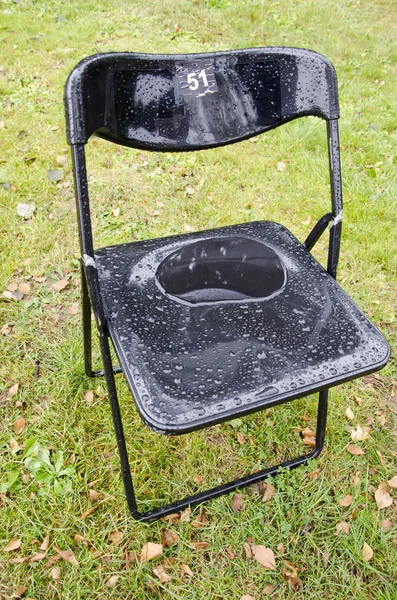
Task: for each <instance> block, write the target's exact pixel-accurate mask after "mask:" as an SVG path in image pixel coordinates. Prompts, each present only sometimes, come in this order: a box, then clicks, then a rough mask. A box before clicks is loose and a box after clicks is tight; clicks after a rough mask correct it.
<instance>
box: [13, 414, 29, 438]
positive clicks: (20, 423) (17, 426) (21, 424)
mask: <svg viewBox="0 0 397 600" xmlns="http://www.w3.org/2000/svg"><path fill="white" fill-rule="evenodd" d="M25 426H26V421H25V419H24V418H23V417H19V419H17V420H16V421H15V422H14V431H15V434H16V435H19V434H20V433H22V431H23V430H24V429H25Z"/></svg>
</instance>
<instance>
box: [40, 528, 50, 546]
mask: <svg viewBox="0 0 397 600" xmlns="http://www.w3.org/2000/svg"><path fill="white" fill-rule="evenodd" d="M49 545H50V532H49V531H47V533H46V535H45V538H44V540H43V543H42V544H41V546H40V550H44V551H45V550H48V546H49Z"/></svg>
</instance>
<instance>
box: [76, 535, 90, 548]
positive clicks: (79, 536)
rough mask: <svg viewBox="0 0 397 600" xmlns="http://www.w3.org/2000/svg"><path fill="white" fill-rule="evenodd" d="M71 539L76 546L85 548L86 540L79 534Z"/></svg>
mask: <svg viewBox="0 0 397 600" xmlns="http://www.w3.org/2000/svg"><path fill="white" fill-rule="evenodd" d="M73 539H74V541H75V542H76V543H77V544H84V545H85V546H86V545H87V543H88V542H87V540H86V538H85V537H83V536H82V535H80V534H79V533H75V534H74V536H73Z"/></svg>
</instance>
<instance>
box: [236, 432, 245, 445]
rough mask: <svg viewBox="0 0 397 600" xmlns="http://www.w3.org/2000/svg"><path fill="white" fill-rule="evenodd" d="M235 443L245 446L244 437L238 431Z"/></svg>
mask: <svg viewBox="0 0 397 600" xmlns="http://www.w3.org/2000/svg"><path fill="white" fill-rule="evenodd" d="M237 441H238V443H239V444H240V446H242V445H243V444H245V441H246V440H245V435H243V434H242V433H240V432H239V431H238V432H237Z"/></svg>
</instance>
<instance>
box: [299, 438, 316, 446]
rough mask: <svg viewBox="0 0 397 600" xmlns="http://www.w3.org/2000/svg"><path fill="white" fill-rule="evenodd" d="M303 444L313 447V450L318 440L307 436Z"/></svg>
mask: <svg viewBox="0 0 397 600" xmlns="http://www.w3.org/2000/svg"><path fill="white" fill-rule="evenodd" d="M302 442H303V443H304V445H305V446H311V447H312V448H314V446H315V445H316V438H315V437H307V436H305V437H304V438H303V440H302Z"/></svg>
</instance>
